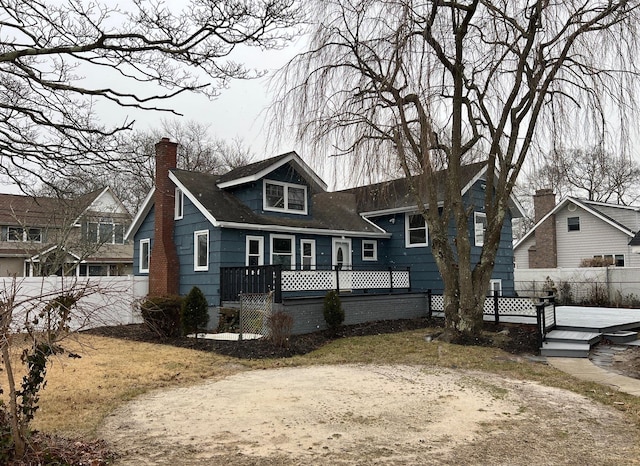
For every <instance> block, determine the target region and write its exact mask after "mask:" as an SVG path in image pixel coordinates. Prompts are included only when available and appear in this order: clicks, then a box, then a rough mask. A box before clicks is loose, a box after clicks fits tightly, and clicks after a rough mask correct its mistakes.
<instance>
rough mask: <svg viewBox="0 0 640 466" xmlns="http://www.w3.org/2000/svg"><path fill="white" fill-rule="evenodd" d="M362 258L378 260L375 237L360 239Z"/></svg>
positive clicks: (364, 259)
mask: <svg viewBox="0 0 640 466" xmlns="http://www.w3.org/2000/svg"><path fill="white" fill-rule="evenodd" d="M362 260H363V261H377V260H378V242H377V241H376V240H375V239H373V240H372V239H363V240H362Z"/></svg>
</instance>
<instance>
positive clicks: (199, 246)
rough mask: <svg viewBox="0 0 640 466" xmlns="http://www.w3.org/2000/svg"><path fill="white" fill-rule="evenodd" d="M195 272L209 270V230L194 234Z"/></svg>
mask: <svg viewBox="0 0 640 466" xmlns="http://www.w3.org/2000/svg"><path fill="white" fill-rule="evenodd" d="M193 270H194V271H196V272H204V271H207V270H209V230H200V231H195V232H194V233H193Z"/></svg>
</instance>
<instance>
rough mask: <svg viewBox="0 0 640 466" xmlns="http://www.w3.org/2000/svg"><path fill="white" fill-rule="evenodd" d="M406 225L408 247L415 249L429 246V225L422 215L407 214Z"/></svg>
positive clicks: (406, 244)
mask: <svg viewBox="0 0 640 466" xmlns="http://www.w3.org/2000/svg"><path fill="white" fill-rule="evenodd" d="M404 225H405V228H404V232H405V246H406V247H408V248H415V247H421V246H427V245H428V244H429V243H428V242H429V232H428V229H427V223H426V221H425V219H424V217H423V216H422V214H406V215H405V221H404Z"/></svg>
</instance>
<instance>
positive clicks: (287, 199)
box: [263, 180, 307, 214]
mask: <svg viewBox="0 0 640 466" xmlns="http://www.w3.org/2000/svg"><path fill="white" fill-rule="evenodd" d="M263 208H264V210H270V211H275V212H288V213H292V214H306V213H307V187H306V186H303V185H297V184H291V183H282V182H280V181H271V180H265V181H264V193H263Z"/></svg>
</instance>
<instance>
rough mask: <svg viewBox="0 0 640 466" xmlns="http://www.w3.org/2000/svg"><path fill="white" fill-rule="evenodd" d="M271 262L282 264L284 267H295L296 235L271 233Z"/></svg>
mask: <svg viewBox="0 0 640 466" xmlns="http://www.w3.org/2000/svg"><path fill="white" fill-rule="evenodd" d="M271 264H272V265H278V264H281V265H282V268H283V269H285V270H287V269H291V270H293V269H295V267H296V247H295V237H294V236H289V235H271Z"/></svg>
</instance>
